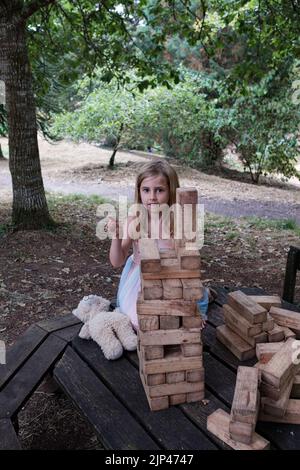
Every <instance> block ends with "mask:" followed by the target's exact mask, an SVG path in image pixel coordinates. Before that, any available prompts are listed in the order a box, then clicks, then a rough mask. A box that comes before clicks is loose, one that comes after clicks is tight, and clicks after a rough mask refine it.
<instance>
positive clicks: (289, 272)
mask: <svg viewBox="0 0 300 470" xmlns="http://www.w3.org/2000/svg"><path fill="white" fill-rule="evenodd" d="M297 270H300V248H296V247H295V246H290V249H289V252H288V256H287V261H286V269H285V278H284V286H283V294H282V298H283V299H284V300H286V301H287V302H290V303H293V302H294V294H295V286H296V276H297Z"/></svg>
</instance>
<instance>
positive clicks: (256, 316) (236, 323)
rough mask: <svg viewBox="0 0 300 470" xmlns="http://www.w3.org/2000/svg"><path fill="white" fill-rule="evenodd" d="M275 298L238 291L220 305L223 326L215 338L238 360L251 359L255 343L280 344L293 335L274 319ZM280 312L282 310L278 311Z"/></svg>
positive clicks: (277, 300) (229, 295) (277, 302)
mask: <svg viewBox="0 0 300 470" xmlns="http://www.w3.org/2000/svg"><path fill="white" fill-rule="evenodd" d="M279 306H281V300H280V297H279V296H276V295H275V296H249V295H246V294H244V293H243V292H241V291H236V292H232V293H230V294H228V303H227V304H225V305H223V313H224V320H225V324H224V325H221V326H219V327H218V328H217V338H218V340H219V341H221V343H223V344H224V345H225V346H226V347H227V348H228V349H229V350H230V351H231V352H232V353H233V354H234V355H235V356H236V357H237V358H238V359H240V360H241V361H244V360H247V359H251V358H253V357H255V346H256V344H258V343H267V342H270V343H272V342H277V341H284V340H286V339H287V338H289V337H292V336H295V333H293V331H291V330H290V329H289V328H287V327H286V325H285V326H283V324H282V322H280V321H277V320H276V318H277V317H276V316H274V315H275V313H276V312H277V310H278V307H279ZM279 310H283V309H279Z"/></svg>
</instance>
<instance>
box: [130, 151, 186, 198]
mask: <svg viewBox="0 0 300 470" xmlns="http://www.w3.org/2000/svg"><path fill="white" fill-rule="evenodd" d="M161 175H163V176H165V178H166V180H167V182H168V185H169V192H170V195H169V202H168V204H169V206H172V205H173V204H175V203H176V189H177V188H179V181H178V176H177V173H176V171H175V170H174V168H173V167H171V165H170V164H169V163H168V162H166V161H165V160H155V161H153V162H150V163H146V164H145V165H144V166H143V167H142V169H141V171H140V173H139V174H138V176H137V178H136V183H135V198H134V201H135V203H136V204H138V203H140V204H141V203H142V200H141V194H140V188H141V184H142V181H143V180H144V179H145V178H150V177H152V176H161Z"/></svg>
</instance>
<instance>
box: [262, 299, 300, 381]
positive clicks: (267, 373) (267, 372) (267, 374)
mask: <svg viewBox="0 0 300 470" xmlns="http://www.w3.org/2000/svg"><path fill="white" fill-rule="evenodd" d="M274 308H275V307H274ZM299 349H300V341H297V340H295V339H293V338H289V339H288V340H287V341H286V343H284V344H283V346H282V347H281V348H280V349H279V351H278V352H277V353H275V354H274V356H273V357H272V358H271V359H270V361H269V362H268V363H267V364H266V365H265V366H264V369H263V371H262V380H263V381H264V382H266V383H269V384H270V385H273V386H274V387H275V388H282V387H283V384H284V382H285V381H286V380H287V379H288V377H289V376H290V375H291V374H293V375H295V374H296V372H297V370H298V369H299V365H300V364H296V363H295V362H299V361H296V359H297V357H298V354H297V352H298V351H299Z"/></svg>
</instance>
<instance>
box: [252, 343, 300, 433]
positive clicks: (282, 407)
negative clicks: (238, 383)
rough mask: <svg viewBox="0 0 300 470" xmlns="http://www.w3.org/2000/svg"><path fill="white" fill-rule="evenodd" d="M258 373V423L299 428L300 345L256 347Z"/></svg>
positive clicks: (281, 344)
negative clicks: (278, 423) (288, 424)
mask: <svg viewBox="0 0 300 470" xmlns="http://www.w3.org/2000/svg"><path fill="white" fill-rule="evenodd" d="M256 354H257V358H258V359H259V362H258V363H257V364H256V367H257V368H258V370H259V372H260V380H261V382H260V390H261V396H262V397H261V408H260V415H259V419H261V420H262V421H275V422H281V423H294V424H300V400H299V398H300V358H299V356H300V341H298V340H295V339H294V338H289V339H288V340H287V341H286V342H284V343H277V344H275V343H274V344H272V345H271V344H265V345H263V344H262V345H257V352H256Z"/></svg>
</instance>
